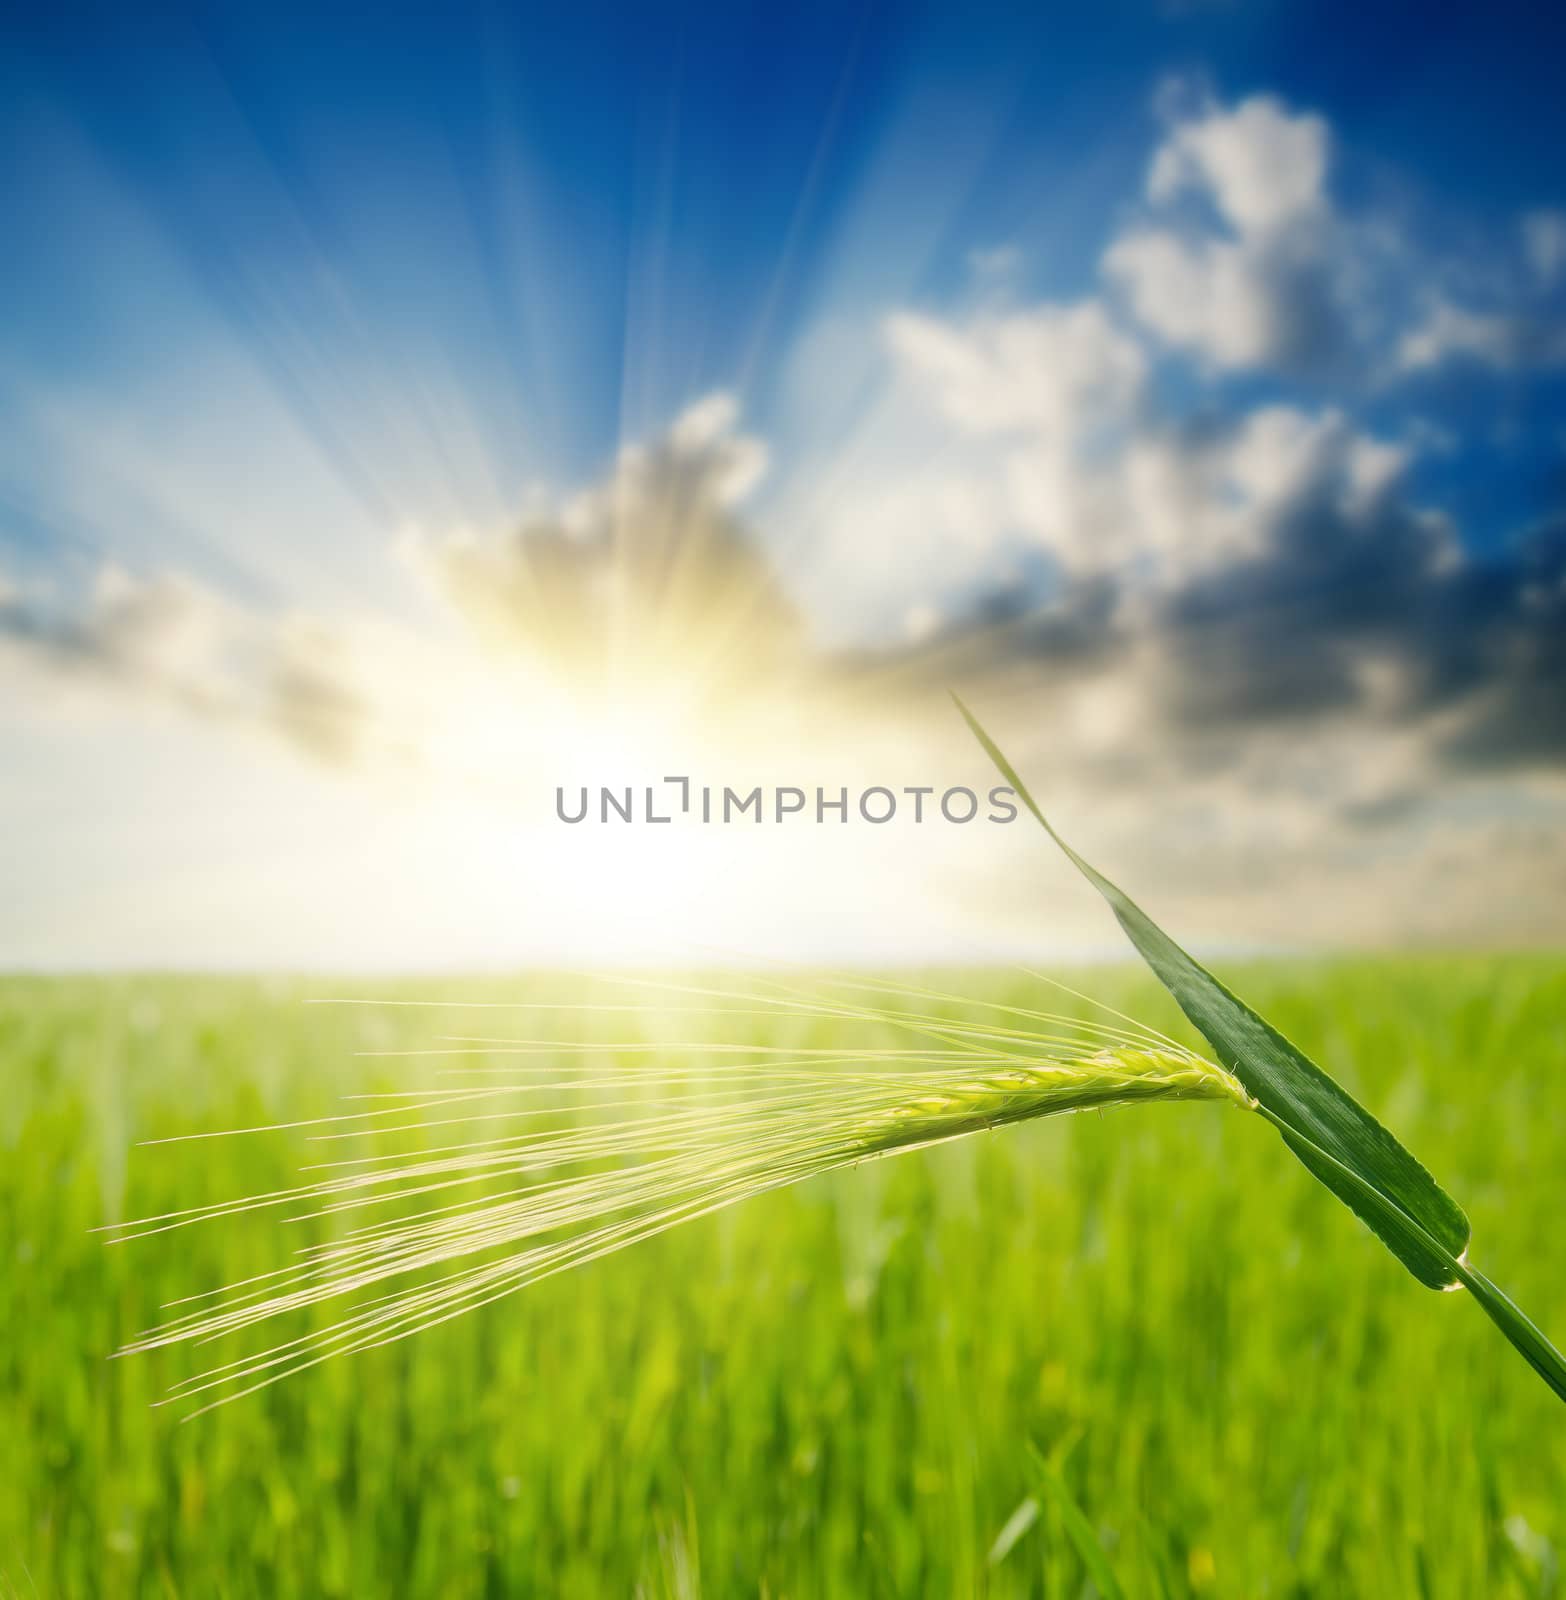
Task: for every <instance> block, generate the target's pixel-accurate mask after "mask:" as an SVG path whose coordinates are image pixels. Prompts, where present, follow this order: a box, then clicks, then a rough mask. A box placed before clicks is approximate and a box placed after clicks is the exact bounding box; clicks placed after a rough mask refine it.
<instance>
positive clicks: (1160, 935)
mask: <svg viewBox="0 0 1566 1600" xmlns="http://www.w3.org/2000/svg"><path fill="white" fill-rule="evenodd" d="M952 699H953V701H955V702H956V706H957V709H958V710H959V711H960V712H961V713H962V715H963V719H964V721H966V722H967V724H968V727H969V729H970V730H971V731H972V733H973V736H974V737H975V738H976V739H977V740H978V741H979V743H980V745H982V746H983V748H984V751H985V753H986V754H987V755H988V756H989V758H990V760H991V761H993V762H994V763H995V765H996V767H997V768H998V769H999V771H1000V772H1001V774H1002V776H1003V777H1004V778H1005V779H1006V781H1007V782H1008V783H1009V784H1010V785H1011V786H1012V788H1013V789H1015V790H1016V792H1017V797H1018V798H1019V799H1020V800H1021V801H1022V803H1023V804H1024V805H1025V806H1027V808H1028V810H1029V811H1031V812H1032V813H1033V815H1034V816H1035V817H1036V818H1037V819H1038V821H1039V823H1040V825H1041V826H1042V827H1043V828H1044V830H1045V832H1047V833H1048V834H1049V836H1050V838H1052V839H1053V840H1054V841H1055V843H1056V844H1057V845H1059V846H1060V848H1061V849H1062V850H1063V851H1064V852H1065V853H1066V855H1067V856H1068V857H1069V858H1070V859H1071V862H1072V864H1073V865H1074V866H1075V867H1076V868H1077V870H1078V871H1079V872H1081V873H1082V875H1083V877H1085V878H1086V879H1087V880H1088V882H1089V883H1091V884H1092V885H1093V887H1094V888H1095V889H1097V890H1098V892H1099V893H1100V894H1101V895H1103V897H1104V899H1105V900H1106V901H1108V902H1109V906H1110V909H1111V910H1112V911H1113V912H1114V913H1115V919H1116V920H1117V921H1118V922H1119V924H1120V926H1121V927H1122V928H1123V929H1124V930H1125V933H1126V936H1127V937H1128V938H1129V939H1130V940H1131V943H1132V944H1133V945H1135V946H1136V949H1137V952H1138V953H1139V954H1140V955H1141V957H1142V959H1143V960H1144V961H1145V962H1146V963H1147V964H1148V966H1149V967H1151V968H1152V970H1153V973H1154V975H1155V976H1156V977H1157V978H1158V980H1159V981H1160V982H1161V983H1162V984H1163V985H1164V987H1165V988H1166V989H1167V990H1168V991H1169V992H1170V994H1171V995H1173V996H1174V998H1175V1001H1176V1002H1177V1003H1178V1005H1179V1007H1180V1009H1181V1010H1182V1011H1183V1012H1184V1013H1185V1014H1186V1016H1187V1017H1188V1018H1189V1019H1190V1020H1191V1022H1192V1023H1193V1024H1194V1025H1195V1027H1196V1028H1197V1029H1199V1030H1200V1032H1201V1034H1202V1036H1203V1037H1204V1038H1205V1039H1206V1040H1207V1042H1208V1043H1209V1044H1210V1045H1211V1046H1212V1048H1213V1052H1214V1054H1215V1055H1216V1056H1217V1059H1218V1061H1219V1062H1220V1063H1221V1064H1222V1065H1223V1066H1224V1067H1225V1068H1227V1069H1228V1071H1229V1072H1230V1073H1232V1074H1233V1075H1234V1077H1235V1078H1237V1079H1238V1080H1239V1082H1240V1083H1241V1084H1242V1085H1243V1086H1244V1088H1245V1090H1246V1092H1247V1093H1248V1094H1249V1095H1250V1096H1252V1098H1253V1099H1254V1100H1255V1102H1256V1109H1257V1110H1258V1111H1259V1112H1260V1113H1261V1115H1262V1116H1263V1117H1265V1118H1266V1119H1267V1120H1268V1121H1269V1122H1271V1123H1272V1124H1273V1126H1274V1127H1276V1128H1277V1130H1278V1132H1279V1134H1280V1135H1281V1136H1282V1138H1283V1141H1284V1143H1285V1144H1287V1145H1288V1147H1289V1148H1290V1149H1291V1150H1292V1151H1293V1152H1294V1153H1295V1155H1296V1156H1298V1157H1299V1159H1300V1160H1301V1161H1302V1162H1303V1163H1304V1164H1305V1166H1306V1167H1307V1168H1308V1169H1309V1170H1310V1171H1311V1172H1312V1173H1313V1174H1314V1175H1315V1176H1316V1177H1317V1178H1319V1179H1320V1180H1321V1181H1322V1183H1324V1184H1325V1185H1326V1186H1327V1187H1328V1188H1329V1189H1330V1190H1331V1191H1332V1192H1333V1193H1334V1194H1335V1195H1337V1197H1338V1198H1339V1199H1340V1200H1342V1201H1343V1202H1344V1204H1346V1205H1347V1206H1349V1207H1350V1208H1351V1209H1352V1210H1353V1211H1354V1212H1355V1214H1356V1215H1357V1216H1358V1217H1359V1218H1360V1219H1361V1221H1363V1222H1364V1223H1365V1224H1366V1226H1367V1227H1369V1228H1370V1230H1371V1231H1372V1232H1373V1233H1375V1234H1376V1236H1377V1237H1378V1238H1380V1240H1381V1241H1382V1243H1384V1244H1385V1245H1386V1246H1387V1248H1388V1249H1389V1250H1390V1251H1391V1252H1392V1253H1393V1254H1394V1255H1395V1256H1396V1257H1397V1258H1398V1260H1399V1261H1401V1262H1402V1263H1403V1265H1404V1266H1405V1267H1407V1268H1408V1270H1409V1271H1410V1272H1411V1273H1413V1275H1414V1276H1415V1277H1416V1278H1417V1279H1418V1280H1419V1281H1420V1282H1421V1283H1422V1284H1424V1285H1426V1286H1427V1287H1428V1288H1432V1289H1456V1288H1459V1287H1466V1288H1467V1289H1469V1290H1470V1291H1471V1292H1472V1293H1473V1295H1474V1298H1475V1299H1477V1300H1478V1302H1479V1304H1480V1305H1481V1306H1482V1307H1483V1308H1484V1310H1485V1313H1486V1314H1487V1315H1488V1316H1489V1317H1490V1319H1491V1321H1493V1322H1494V1323H1495V1325H1496V1326H1497V1327H1498V1328H1500V1330H1501V1332H1502V1333H1504V1334H1505V1335H1506V1337H1507V1338H1508V1339H1509V1340H1511V1342H1512V1344H1513V1345H1515V1346H1516V1348H1517V1349H1518V1350H1519V1351H1520V1352H1521V1353H1522V1355H1523V1357H1524V1359H1525V1360H1526V1361H1527V1362H1528V1363H1529V1365H1530V1366H1532V1367H1533V1369H1534V1371H1536V1372H1537V1373H1538V1374H1539V1376H1540V1377H1542V1378H1543V1379H1544V1381H1545V1382H1546V1383H1547V1384H1548V1385H1549V1386H1550V1388H1551V1389H1553V1390H1554V1391H1555V1393H1556V1394H1557V1395H1558V1396H1559V1397H1560V1398H1561V1399H1562V1400H1566V1358H1563V1357H1562V1356H1561V1354H1560V1352H1559V1351H1558V1350H1556V1349H1555V1347H1554V1346H1553V1345H1552V1344H1551V1343H1550V1342H1549V1340H1548V1339H1547V1338H1545V1336H1544V1334H1543V1333H1542V1332H1540V1330H1539V1329H1538V1328H1537V1327H1535V1326H1534V1324H1533V1323H1532V1322H1530V1321H1529V1320H1528V1318H1527V1317H1526V1316H1524V1315H1523V1313H1522V1312H1521V1311H1520V1310H1519V1309H1518V1308H1517V1307H1516V1306H1515V1305H1514V1304H1513V1303H1512V1302H1511V1301H1510V1300H1509V1299H1508V1298H1507V1297H1506V1296H1505V1295H1504V1294H1502V1293H1501V1291H1500V1290H1499V1289H1497V1288H1496V1287H1495V1285H1494V1284H1492V1283H1491V1282H1490V1281H1489V1279H1488V1278H1486V1277H1485V1276H1484V1275H1483V1273H1481V1272H1479V1271H1478V1270H1477V1269H1475V1268H1474V1267H1472V1266H1470V1265H1469V1262H1468V1236H1469V1227H1468V1218H1467V1217H1466V1216H1465V1215H1464V1213H1463V1210H1462V1208H1461V1207H1460V1206H1459V1205H1458V1204H1457V1202H1456V1201H1455V1200H1453V1199H1452V1197H1451V1196H1450V1195H1449V1194H1447V1192H1446V1191H1445V1190H1444V1189H1443V1188H1442V1187H1441V1186H1440V1185H1439V1184H1438V1183H1437V1182H1436V1181H1435V1179H1434V1178H1432V1177H1431V1176H1430V1174H1429V1173H1428V1172H1427V1171H1426V1170H1425V1169H1424V1167H1422V1166H1421V1165H1420V1164H1419V1162H1418V1161H1417V1160H1415V1159H1414V1157H1413V1156H1412V1155H1410V1154H1409V1152H1408V1151H1407V1150H1405V1149H1404V1148H1403V1146H1402V1145H1401V1144H1399V1143H1398V1141H1397V1140H1396V1139H1395V1138H1394V1137H1393V1136H1392V1134H1390V1133H1389V1132H1388V1131H1387V1130H1386V1129H1385V1128H1383V1127H1382V1126H1381V1124H1380V1123H1379V1122H1377V1121H1376V1119H1375V1118H1374V1117H1373V1116H1371V1114H1370V1113H1369V1112H1368V1111H1366V1110H1365V1108H1364V1107H1363V1106H1362V1105H1360V1104H1359V1102H1358V1101H1357V1100H1355V1099H1354V1097H1353V1096H1352V1095H1350V1094H1349V1093H1348V1092H1347V1091H1346V1090H1345V1089H1344V1088H1343V1087H1342V1086H1341V1085H1340V1084H1339V1083H1337V1082H1336V1080H1334V1079H1333V1078H1331V1077H1329V1076H1328V1075H1327V1073H1325V1072H1323V1071H1322V1069H1321V1068H1320V1067H1318V1066H1317V1065H1316V1063H1315V1062H1314V1061H1312V1060H1311V1059H1310V1058H1309V1057H1308V1056H1307V1055H1305V1053H1304V1052H1303V1051H1301V1050H1300V1049H1298V1048H1297V1047H1296V1046H1295V1045H1293V1044H1291V1043H1290V1042H1289V1040H1287V1039H1286V1038H1284V1036H1283V1035H1282V1034H1281V1033H1279V1032H1278V1030H1277V1029H1276V1028H1274V1027H1273V1026H1272V1024H1271V1023H1269V1022H1268V1021H1267V1020H1266V1019H1265V1018H1263V1017H1260V1016H1258V1015H1257V1014H1256V1012H1254V1011H1253V1010H1251V1008H1250V1007H1249V1006H1248V1005H1246V1004H1245V1002H1244V1001H1243V1000H1240V999H1239V998H1238V997H1237V996H1235V995H1233V994H1231V993H1230V992H1229V991H1228V990H1227V989H1226V988H1225V987H1224V986H1223V985H1222V984H1221V983H1220V982H1219V981H1218V980H1217V979H1216V978H1215V977H1214V976H1213V975H1212V973H1210V972H1209V971H1208V970H1207V969H1206V968H1205V967H1204V966H1202V965H1201V963H1200V962H1198V961H1196V960H1194V959H1193V958H1192V957H1191V956H1190V955H1188V954H1187V953H1186V952H1185V951H1184V950H1182V949H1181V948H1180V946H1179V945H1177V944H1176V943H1175V942H1174V940H1173V939H1171V938H1170V937H1169V935H1168V934H1167V933H1165V932H1164V931H1163V929H1162V928H1160V927H1159V926H1158V924H1157V923H1155V922H1154V921H1153V919H1152V918H1151V917H1149V916H1148V915H1147V913H1146V912H1145V911H1143V910H1142V909H1141V907H1140V906H1138V905H1137V904H1136V902H1135V901H1133V900H1132V899H1131V898H1130V897H1129V896H1128V895H1126V894H1125V893H1124V892H1123V891H1122V890H1120V889H1119V888H1117V887H1116V886H1115V885H1114V884H1113V883H1111V882H1110V881H1109V879H1107V878H1106V877H1104V875H1103V874H1102V873H1100V872H1099V871H1097V870H1096V869H1095V868H1094V867H1093V866H1091V865H1090V864H1089V863H1088V862H1087V861H1084V860H1083V858H1082V857H1081V856H1079V855H1078V854H1077V852H1076V851H1075V850H1073V849H1072V848H1071V846H1070V845H1068V844H1067V843H1066V841H1065V840H1064V839H1062V838H1061V837H1060V835H1059V834H1058V833H1056V832H1055V830H1054V828H1053V827H1051V826H1050V823H1049V822H1048V820H1047V819H1046V818H1045V816H1044V813H1043V812H1042V811H1041V810H1040V809H1039V807H1038V804H1037V802H1036V801H1035V800H1034V798H1033V796H1032V795H1031V794H1030V793H1029V792H1028V788H1027V785H1026V784H1024V783H1023V781H1022V779H1021V778H1020V777H1019V776H1018V775H1017V772H1016V770H1015V768H1013V767H1012V765H1011V763H1010V762H1009V761H1008V760H1007V759H1006V757H1005V756H1004V755H1002V754H1001V752H1000V750H999V749H998V748H997V747H996V745H995V742H994V741H993V740H992V739H991V738H990V736H989V735H988V734H987V733H986V732H985V731H984V729H983V728H982V727H981V726H980V725H979V722H978V720H977V719H976V718H975V717H974V715H973V713H972V712H971V711H969V709H968V708H967V706H965V705H964V704H963V703H962V701H961V700H960V699H958V697H957V696H956V695H955V694H954V695H953V696H952Z"/></svg>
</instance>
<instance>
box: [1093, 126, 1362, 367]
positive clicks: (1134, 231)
mask: <svg viewBox="0 0 1566 1600" xmlns="http://www.w3.org/2000/svg"><path fill="white" fill-rule="evenodd" d="M1329 158H1330V139H1329V135H1328V129H1327V125H1326V123H1325V122H1324V121H1323V120H1322V119H1321V118H1320V117H1318V116H1315V115H1312V114H1309V113H1300V114H1295V113H1291V112H1290V111H1289V110H1288V109H1287V107H1285V106H1284V105H1283V104H1282V103H1281V102H1280V101H1278V100H1276V99H1274V98H1272V97H1271V96H1267V95H1256V96H1252V97H1251V98H1250V99H1247V100H1243V101H1241V102H1240V103H1239V104H1238V105H1237V106H1235V107H1234V108H1232V109H1226V108H1224V107H1222V106H1218V105H1216V104H1211V103H1209V104H1207V105H1205V106H1204V107H1203V108H1202V110H1201V111H1199V112H1198V113H1197V114H1196V115H1194V116H1188V117H1185V118H1183V119H1181V120H1179V121H1177V122H1176V123H1175V125H1174V127H1173V128H1172V129H1171V131H1170V132H1169V134H1168V136H1167V137H1166V139H1165V141H1164V143H1163V144H1162V145H1161V146H1160V148H1159V149H1158V151H1157V152H1156V153H1155V155H1154V157H1153V161H1152V165H1151V167H1150V168H1149V171H1148V179H1147V199H1148V201H1149V204H1150V205H1151V207H1152V216H1151V218H1149V219H1147V220H1145V221H1142V222H1138V223H1133V224H1132V225H1131V226H1129V227H1128V228H1127V229H1126V230H1124V231H1123V232H1122V233H1121V235H1120V236H1119V237H1118V238H1117V239H1115V240H1114V241H1113V242H1112V243H1111V245H1110V246H1109V248H1108V250H1107V251H1106V252H1105V255H1104V262H1103V265H1104V271H1105V273H1106V275H1107V276H1108V278H1109V280H1110V282H1111V283H1113V284H1114V285H1115V286H1116V287H1117V288H1118V289H1119V290H1120V291H1121V292H1122V293H1123V294H1124V295H1125V297H1126V300H1127V303H1128V304H1129V306H1130V308H1131V310H1132V312H1133V313H1134V314H1135V316H1136V317H1137V319H1138V320H1139V321H1140V322H1141V323H1142V325H1143V326H1144V327H1145V328H1147V329H1148V330H1149V331H1150V332H1151V333H1153V334H1155V335H1156V336H1157V337H1159V338H1160V339H1162V340H1163V341H1165V342H1166V343H1168V344H1170V345H1172V346H1174V347H1175V348H1177V349H1180V350H1184V351H1186V352H1188V353H1190V354H1192V355H1194V356H1196V357H1198V358H1199V359H1200V360H1202V361H1203V362H1205V363H1207V364H1209V365H1211V366H1212V367H1215V368H1218V369H1220V370H1239V369H1245V368H1260V367H1271V368H1273V369H1276V370H1281V371H1296V370H1298V371H1312V370H1325V369H1328V368H1330V367H1331V366H1332V365H1333V364H1334V363H1335V362H1336V361H1338V360H1339V359H1340V357H1341V355H1342V353H1343V351H1344V349H1345V348H1346V347H1347V346H1348V344H1349V343H1350V342H1351V341H1352V339H1353V337H1354V335H1355V324H1356V321H1357V319H1358V317H1359V314H1360V313H1359V307H1358V305H1357V296H1356V293H1355V276H1356V270H1357V267H1356V263H1355V262H1354V260H1353V256H1354V253H1355V252H1354V246H1353V243H1352V241H1351V237H1350V232H1349V230H1347V229H1346V228H1345V227H1344V226H1343V225H1342V224H1341V222H1340V220H1339V219H1338V217H1337V216H1336V214H1335V212H1334V210H1333V207H1332V205H1331V203H1330V200H1329V198H1328V194H1327V188H1326V182H1327V172H1328V163H1329ZM1190 199H1194V200H1195V201H1196V202H1198V205H1197V208H1196V210H1195V212H1194V213H1191V212H1190V210H1189V208H1186V207H1184V206H1183V204H1182V203H1183V202H1185V201H1187V200H1190Z"/></svg>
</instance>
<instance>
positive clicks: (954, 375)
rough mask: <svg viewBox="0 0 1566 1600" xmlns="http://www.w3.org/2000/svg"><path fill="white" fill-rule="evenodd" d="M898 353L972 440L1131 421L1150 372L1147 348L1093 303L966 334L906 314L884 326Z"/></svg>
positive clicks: (989, 322)
mask: <svg viewBox="0 0 1566 1600" xmlns="http://www.w3.org/2000/svg"><path fill="white" fill-rule="evenodd" d="M886 333H887V340H888V343H889V345H890V347H891V349H892V352H893V354H894V356H896V357H897V359H898V360H899V361H900V362H901V363H902V364H903V366H904V368H905V369H906V370H907V371H908V372H909V373H910V374H912V375H913V377H914V379H915V381H917V382H920V383H923V384H925V385H927V386H928V389H929V392H930V393H931V394H932V395H933V397H934V399H935V403H936V404H937V405H938V406H939V408H940V409H941V411H942V412H943V414H944V415H945V416H947V417H948V418H949V419H950V420H951V421H952V422H954V423H956V424H957V425H958V426H959V427H960V428H964V429H966V430H968V431H970V432H973V433H1013V432H1026V433H1033V434H1044V435H1050V436H1053V437H1055V438H1057V439H1062V440H1065V439H1078V438H1080V437H1081V436H1082V435H1084V434H1085V433H1088V432H1090V431H1091V430H1093V429H1094V428H1095V427H1098V426H1100V425H1102V424H1104V423H1116V422H1119V421H1121V420H1123V419H1124V417H1125V416H1126V415H1127V413H1128V412H1129V411H1130V409H1131V407H1132V406H1133V404H1134V403H1135V401H1136V399H1137V397H1138V395H1139V393H1140V390H1141V386H1142V382H1143V379H1144V377H1145V375H1146V369H1147V362H1146V358H1145V357H1144V355H1143V353H1142V351H1141V349H1140V348H1139V347H1138V345H1137V344H1136V343H1135V342H1134V341H1133V340H1132V339H1131V338H1129V337H1128V336H1127V335H1125V334H1124V333H1122V332H1121V331H1120V330H1119V329H1117V328H1116V327H1115V326H1114V324H1113V323H1112V322H1111V321H1110V319H1109V317H1108V316H1107V315H1106V313H1105V311H1104V308H1103V307H1102V306H1100V305H1098V304H1097V303H1095V302H1093V301H1085V302H1082V303H1081V304H1078V305H1070V306H1057V305H1041V306H1037V307H1034V308H1033V309H1031V310H1028V311H1023V312H1017V313H1015V314H1013V315H1009V316H998V317H997V316H985V317H981V318H979V319H977V320H976V321H973V322H970V323H967V324H965V325H963V326H962V327H961V328H958V327H954V326H953V325H952V324H950V323H947V322H944V321H942V320H941V319H939V318H936V317H931V316H920V315H916V314H914V313H912V312H901V313H898V314H895V315H893V316H892V317H890V318H888V319H887V324H886Z"/></svg>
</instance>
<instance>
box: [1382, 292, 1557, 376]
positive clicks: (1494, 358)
mask: <svg viewBox="0 0 1566 1600" xmlns="http://www.w3.org/2000/svg"><path fill="white" fill-rule="evenodd" d="M1397 359H1398V365H1399V366H1400V367H1401V368H1402V369H1403V370H1404V371H1405V372H1423V371H1428V370H1429V369H1431V368H1433V367H1439V366H1443V365H1445V364H1446V363H1447V362H1449V361H1462V360H1467V361H1474V362H1478V363H1479V364H1480V365H1482V366H1487V367H1493V368H1495V369H1496V370H1497V371H1501V372H1515V371H1518V370H1520V369H1522V368H1525V367H1553V366H1560V365H1562V364H1566V324H1561V323H1558V322H1551V321H1549V320H1547V319H1544V318H1539V317H1535V316H1530V315H1528V314H1525V313H1517V312H1494V311H1471V310H1469V309H1467V308H1466V307H1464V306H1460V305H1455V304H1453V302H1452V301H1450V300H1447V299H1444V298H1437V299H1436V300H1434V301H1433V302H1432V303H1431V305H1430V307H1429V309H1428V310H1427V311H1426V313H1425V315H1424V318H1423V320H1422V321H1421V322H1419V323H1418V324H1416V325H1415V326H1414V327H1412V328H1410V329H1409V330H1408V332H1407V333H1405V334H1404V336H1403V338H1402V339H1401V340H1400V341H1399V344H1398V351H1397Z"/></svg>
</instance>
